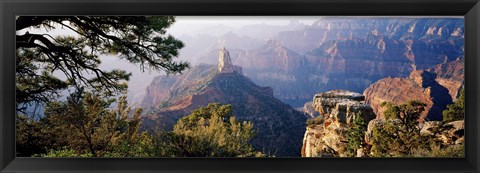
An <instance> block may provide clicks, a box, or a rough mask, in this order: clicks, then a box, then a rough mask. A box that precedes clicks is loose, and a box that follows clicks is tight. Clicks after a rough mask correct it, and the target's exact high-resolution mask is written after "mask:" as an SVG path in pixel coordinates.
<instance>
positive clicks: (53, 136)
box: [17, 90, 151, 157]
mask: <svg viewBox="0 0 480 173" xmlns="http://www.w3.org/2000/svg"><path fill="white" fill-rule="evenodd" d="M112 102H113V100H105V99H103V98H101V97H100V96H99V95H95V94H92V93H88V92H86V93H84V92H83V91H82V90H79V91H77V92H75V93H73V94H72V95H71V96H70V97H68V99H67V101H66V102H50V103H49V104H48V105H47V107H46V110H45V117H43V118H42V119H40V121H34V120H28V121H25V120H22V119H19V120H20V121H19V122H21V123H17V129H23V128H25V127H28V128H29V129H30V130H33V129H35V128H37V129H39V130H38V131H33V132H32V133H35V136H36V137H37V138H38V139H37V138H35V140H31V139H26V140H23V139H24V136H25V135H29V134H28V133H29V132H25V131H20V133H19V139H20V140H17V146H18V147H19V149H20V150H19V153H20V154H21V155H24V156H25V155H26V156H30V155H31V154H32V153H29V152H28V150H30V149H29V147H28V146H29V145H30V143H34V144H32V145H33V146H36V147H38V148H41V149H42V150H40V151H38V150H37V151H35V153H37V154H40V153H38V152H42V151H43V152H46V151H47V150H49V151H48V152H49V154H47V155H55V154H58V155H62V153H66V154H64V155H68V153H69V152H71V151H72V150H73V151H75V152H76V155H75V156H78V155H82V154H85V153H89V154H90V155H91V156H93V157H101V156H105V157H109V156H119V157H120V156H121V157H129V156H146V155H148V154H145V153H146V151H145V150H146V149H144V148H145V146H148V145H150V144H149V142H150V141H151V140H150V139H149V136H148V134H146V133H140V132H139V128H140V123H141V120H140V114H141V111H142V110H141V109H137V110H135V111H134V113H133V116H132V117H131V118H130V117H129V114H130V113H131V108H130V107H127V101H126V97H123V96H122V97H120V98H119V100H118V105H117V108H116V109H109V108H108V107H109V105H110V104H111V103H112ZM33 125H35V126H33ZM37 126H38V127H37ZM17 134H18V133H17ZM52 149H53V150H54V151H53V152H52V151H51V150H52Z"/></svg>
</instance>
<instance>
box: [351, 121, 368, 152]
mask: <svg viewBox="0 0 480 173" xmlns="http://www.w3.org/2000/svg"><path fill="white" fill-rule="evenodd" d="M366 131H367V124H366V123H365V120H364V119H363V118H362V116H361V112H359V113H358V114H357V115H355V116H354V117H353V122H352V125H351V126H350V127H349V129H348V130H347V140H348V144H347V151H348V155H349V156H355V155H356V152H357V150H358V149H359V148H362V147H363V146H364V143H365V132H366Z"/></svg>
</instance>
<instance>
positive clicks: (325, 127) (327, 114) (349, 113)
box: [302, 90, 375, 157]
mask: <svg viewBox="0 0 480 173" xmlns="http://www.w3.org/2000/svg"><path fill="white" fill-rule="evenodd" d="M313 107H314V108H315V109H316V110H317V111H318V112H319V113H320V116H322V117H324V122H323V123H322V124H317V125H314V126H312V127H307V129H306V132H305V135H304V138H303V147H302V157H328V156H340V157H341V156H345V154H346V153H345V151H346V147H347V144H346V141H347V139H346V132H347V130H348V126H349V125H350V123H351V122H352V118H353V116H354V115H359V114H360V115H361V117H362V118H363V119H364V121H365V122H369V121H370V120H372V119H374V118H375V114H374V113H373V110H372V108H371V107H370V106H369V105H367V104H365V102H364V96H362V95H361V94H359V93H354V92H350V91H346V90H334V91H329V92H325V93H319V94H317V95H315V97H314V98H313Z"/></svg>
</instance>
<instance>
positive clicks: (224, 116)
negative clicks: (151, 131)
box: [167, 103, 261, 157]
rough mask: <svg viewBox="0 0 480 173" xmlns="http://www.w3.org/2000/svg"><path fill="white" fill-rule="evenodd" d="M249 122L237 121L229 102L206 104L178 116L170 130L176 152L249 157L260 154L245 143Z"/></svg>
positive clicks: (250, 129)
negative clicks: (178, 118) (182, 116)
mask: <svg viewBox="0 0 480 173" xmlns="http://www.w3.org/2000/svg"><path fill="white" fill-rule="evenodd" d="M254 135H255V133H254V131H253V124H252V123H250V122H238V121H237V120H236V119H235V117H234V116H233V114H232V106H231V105H220V104H219V103H212V104H209V105H208V106H207V107H202V108H199V109H197V110H194V111H192V113H191V114H190V115H188V116H186V117H184V118H182V119H180V120H179V121H178V122H177V124H176V125H175V126H174V130H173V132H172V133H169V134H167V136H169V137H168V138H169V139H170V141H171V142H172V143H173V144H174V146H173V147H174V148H175V151H177V153H176V156H195V157H253V156H260V155H261V153H259V152H256V151H255V150H254V149H253V147H252V146H251V145H250V144H249V141H250V140H251V139H252V138H253V137H254Z"/></svg>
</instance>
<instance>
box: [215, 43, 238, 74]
mask: <svg viewBox="0 0 480 173" xmlns="http://www.w3.org/2000/svg"><path fill="white" fill-rule="evenodd" d="M233 71H234V69H233V64H232V59H231V58H230V53H229V52H228V51H227V49H225V47H222V49H220V53H219V55H218V72H220V73H232V72H233Z"/></svg>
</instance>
